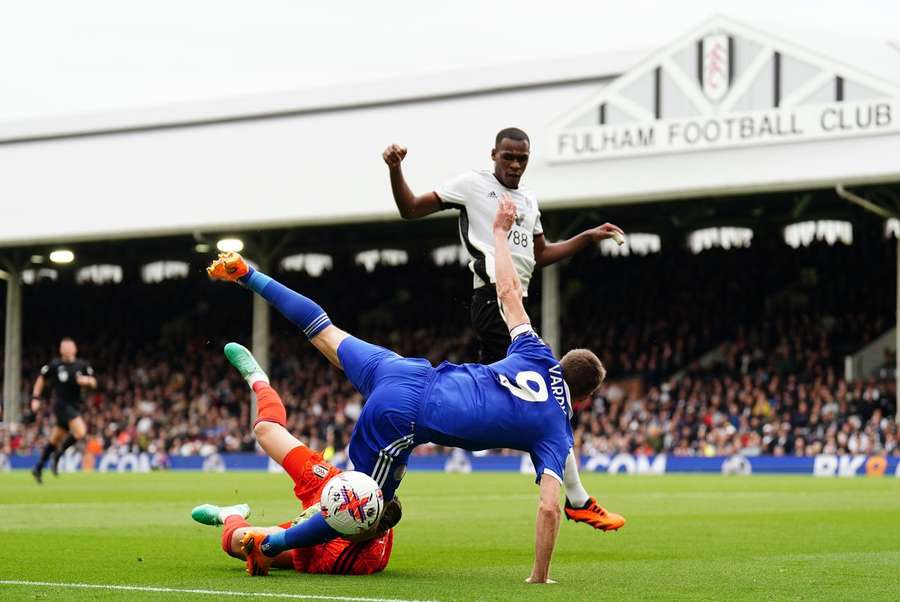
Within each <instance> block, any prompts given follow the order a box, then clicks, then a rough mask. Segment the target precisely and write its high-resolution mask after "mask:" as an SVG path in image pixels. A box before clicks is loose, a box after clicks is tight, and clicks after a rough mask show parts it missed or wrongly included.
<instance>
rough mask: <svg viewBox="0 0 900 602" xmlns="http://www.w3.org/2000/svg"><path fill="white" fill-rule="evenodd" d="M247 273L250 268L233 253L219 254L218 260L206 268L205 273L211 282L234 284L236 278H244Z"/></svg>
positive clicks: (241, 258)
mask: <svg viewBox="0 0 900 602" xmlns="http://www.w3.org/2000/svg"><path fill="white" fill-rule="evenodd" d="M249 271H250V267H249V266H248V265H247V262H246V261H244V258H243V257H241V256H240V255H239V254H238V253H235V252H234V251H228V252H227V253H219V257H218V259H216V260H215V261H213V262H212V263H211V264H210V265H209V267H208V268H206V273H207V274H209V277H210V278H212V279H213V280H227V281H228V282H236V281H237V279H238V278H241V277H242V276H246V275H247V272H249Z"/></svg>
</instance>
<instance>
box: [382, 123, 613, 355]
mask: <svg viewBox="0 0 900 602" xmlns="http://www.w3.org/2000/svg"><path fill="white" fill-rule="evenodd" d="M530 151H531V142H530V140H529V139H528V135H527V134H526V133H525V132H523V131H522V130H520V129H518V128H506V129H504V130H500V132H498V133H497V136H496V139H495V141H494V148H493V149H492V150H491V159H493V161H494V169H493V171H487V170H484V171H469V172H466V173H464V174H461V175H459V176H457V177H455V178H453V179H452V180H450V181H449V182H447V183H446V184H444V185H443V186H440V187H438V188H437V189H436V190H434V191H432V192H426V193H425V194H422V195H419V196H416V195H415V194H414V193H413V192H412V190H410V188H409V185H408V184H407V183H406V179H405V178H404V177H403V171H402V170H401V167H400V164H401V162H402V161H403V159H404V157H406V152H407V151H406V148H404V147H402V146H399V145H397V144H392V145H390V146H389V147H388V148H387V149H385V151H384V153H383V155H382V157H383V158H384V162H385V163H387V165H388V170H389V172H390V178H391V190H392V192H393V194H394V201H395V202H396V203H397V208H398V209H399V210H400V215H401V216H402V217H403V218H404V219H417V218H420V217H425V216H426V215H430V214H432V213H436V212H437V211H441V210H443V209H458V210H459V236H460V239H461V240H462V244H463V246H465V248H466V250H467V252H468V253H469V256H470V258H471V259H470V261H469V269H471V270H472V275H473V286H474V288H475V290H474V293H473V295H472V326H473V327H474V328H475V331H476V332H477V333H478V338H479V340H480V343H481V353H480V358H479V363H482V364H490V363H493V362H496V361H498V360H501V359H503V358H504V357H506V350H507V348H508V347H509V331H508V330H507V327H506V324H505V323H504V321H503V318H501V317H500V312H499V309H498V305H497V291H496V288H495V285H494V283H495V272H494V246H493V234H492V230H491V227H492V224H493V220H494V214H496V213H497V205H498V201H499V200H500V195H502V194H504V193H505V194H508V195H509V196H510V197H511V198H512V199H513V201H514V202H515V204H516V222H515V224H514V225H513V227H512V229H511V230H510V232H509V236H507V241H508V243H509V249H510V252H511V253H512V258H513V264H514V265H515V268H516V272H517V273H518V275H519V279H520V280H521V281H522V288H523V289H524V291H525V295H526V297H527V294H528V283H529V281H530V280H531V275H532V273H533V272H534V268H535V266H538V267H543V266H545V265H550V264H551V263H555V262H557V261H560V260H561V259H564V258H566V257H569V256H570V255H574V254H575V253H577V252H578V251H580V250H582V249H584V248H585V247H587V246H588V245H590V244H591V243H592V242H596V241H601V240H604V239H606V238H615V239H616V240H617V241H618V242H620V244H621V241H624V238H623V236H624V232H622V229H621V228H619V227H618V226H615V225H613V224H603V225H602V226H597V227H595V228H591V229H589V230H585V231H584V232H582V233H580V234H578V235H576V236H573V237H572V238H570V239H568V240H565V241H561V242H557V243H550V242H547V241H546V240H545V238H544V230H543V227H542V226H541V212H540V209H539V208H538V203H537V197H536V196H535V194H534V193H533V192H531V191H530V190H527V189H525V188H522V187H520V186H519V180H520V179H521V178H522V175H523V174H524V173H525V168H526V167H528V159H529V155H530Z"/></svg>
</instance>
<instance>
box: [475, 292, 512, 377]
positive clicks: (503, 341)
mask: <svg viewBox="0 0 900 602" xmlns="http://www.w3.org/2000/svg"><path fill="white" fill-rule="evenodd" d="M472 327H473V328H474V329H475V332H476V333H477V334H478V340H479V342H480V343H481V349H480V351H479V354H478V362H479V363H481V364H493V363H494V362H498V361H500V360H502V359H503V358H505V357H506V350H507V349H509V343H510V340H509V328H508V327H507V326H506V322H504V321H503V318H502V317H501V316H500V306H499V304H498V303H497V288H496V287H495V286H494V285H493V284H488V285H485V286H482V287H480V288H476V289H475V290H474V292H473V293H472Z"/></svg>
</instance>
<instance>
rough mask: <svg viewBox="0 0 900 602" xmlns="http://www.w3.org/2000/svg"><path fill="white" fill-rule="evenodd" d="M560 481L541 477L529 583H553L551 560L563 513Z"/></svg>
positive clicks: (544, 476) (546, 476)
mask: <svg viewBox="0 0 900 602" xmlns="http://www.w3.org/2000/svg"><path fill="white" fill-rule="evenodd" d="M559 490H560V484H559V481H558V480H556V479H555V478H553V477H552V476H550V475H548V474H544V475H542V476H541V499H540V503H539V504H538V513H537V523H536V526H535V543H534V568H533V569H532V570H531V576H530V577H528V579H526V581H527V582H528V583H552V581H550V559H551V557H552V556H553V548H554V547H555V546H556V536H557V534H558V533H559V523H560V517H561V512H560V510H559Z"/></svg>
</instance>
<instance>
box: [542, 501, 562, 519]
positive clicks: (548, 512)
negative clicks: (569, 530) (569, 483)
mask: <svg viewBox="0 0 900 602" xmlns="http://www.w3.org/2000/svg"><path fill="white" fill-rule="evenodd" d="M538 514H540V515H541V516H542V517H544V518H546V519H550V520H559V519H560V518H561V516H562V511H561V510H560V509H559V504H554V503H551V502H543V501H542V502H541V503H540V505H539V506H538Z"/></svg>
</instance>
